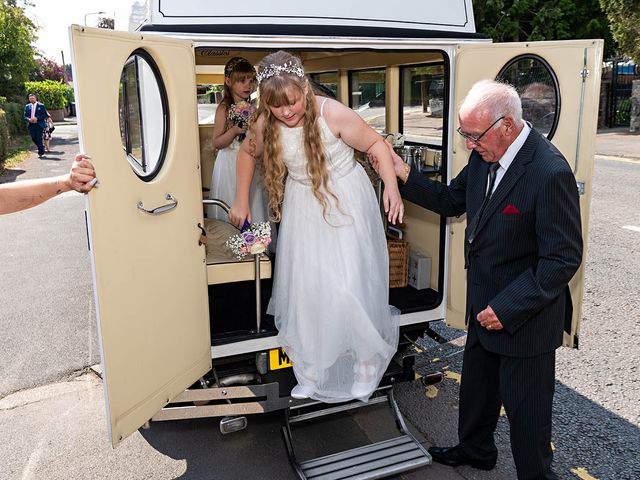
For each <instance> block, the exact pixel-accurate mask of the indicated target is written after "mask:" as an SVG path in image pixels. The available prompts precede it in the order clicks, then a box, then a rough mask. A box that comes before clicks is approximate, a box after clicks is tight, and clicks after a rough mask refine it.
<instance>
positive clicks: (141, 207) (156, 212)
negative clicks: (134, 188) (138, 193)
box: [136, 193, 178, 215]
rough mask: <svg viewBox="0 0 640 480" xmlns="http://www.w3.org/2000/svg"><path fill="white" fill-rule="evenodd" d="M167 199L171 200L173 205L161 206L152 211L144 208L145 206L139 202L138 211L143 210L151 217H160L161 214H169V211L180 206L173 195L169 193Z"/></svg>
mask: <svg viewBox="0 0 640 480" xmlns="http://www.w3.org/2000/svg"><path fill="white" fill-rule="evenodd" d="M165 199H166V200H169V201H170V202H171V203H167V204H166V205H161V206H159V207H156V208H153V209H151V210H148V209H146V208H144V204H143V203H142V201H140V202H138V205H136V206H137V207H138V210H142V211H143V212H144V213H148V214H149V215H160V214H161V213H165V212H168V211H169V210H173V209H174V208H176V207H177V206H178V200H176V199H175V198H173V195H171V194H170V193H167V195H166V197H165Z"/></svg>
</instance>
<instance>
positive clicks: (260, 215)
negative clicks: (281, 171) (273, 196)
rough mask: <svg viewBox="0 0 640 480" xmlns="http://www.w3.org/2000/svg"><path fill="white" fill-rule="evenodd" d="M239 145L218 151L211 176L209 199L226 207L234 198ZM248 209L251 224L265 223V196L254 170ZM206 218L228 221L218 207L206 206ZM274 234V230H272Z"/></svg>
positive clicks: (235, 144)
mask: <svg viewBox="0 0 640 480" xmlns="http://www.w3.org/2000/svg"><path fill="white" fill-rule="evenodd" d="M239 150H240V144H239V143H238V142H237V141H236V140H234V141H233V143H232V144H231V145H229V146H228V147H227V148H222V149H220V150H218V155H217V156H216V161H215V163H214V165H213V173H212V174H211V190H210V192H209V198H215V199H218V200H222V201H223V202H225V203H226V204H227V205H229V206H231V205H233V201H234V200H235V198H236V157H237V156H238V151H239ZM249 208H251V217H252V219H251V221H252V222H265V221H267V220H268V219H269V214H268V211H269V210H268V204H267V202H266V195H265V193H264V191H263V189H262V185H261V178H260V175H259V173H258V170H257V169H256V172H255V174H254V176H253V181H252V183H251V190H250V194H249ZM207 218H216V219H218V220H224V221H225V222H228V221H229V216H228V215H227V213H226V212H225V211H224V210H223V209H222V208H220V207H216V206H208V207H207ZM272 231H273V232H274V233H275V230H274V229H273V228H272Z"/></svg>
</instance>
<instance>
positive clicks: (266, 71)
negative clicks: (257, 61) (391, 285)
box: [256, 60, 304, 84]
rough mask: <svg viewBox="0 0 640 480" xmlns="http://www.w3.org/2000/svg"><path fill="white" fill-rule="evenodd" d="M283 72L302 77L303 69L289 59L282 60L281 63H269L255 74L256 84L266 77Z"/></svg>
mask: <svg viewBox="0 0 640 480" xmlns="http://www.w3.org/2000/svg"><path fill="white" fill-rule="evenodd" d="M283 73H290V74H292V75H295V76H297V77H300V78H304V70H303V69H302V67H301V66H300V65H296V64H295V62H293V60H290V61H288V62H284V63H283V64H282V65H274V64H271V65H267V66H266V67H264V68H261V69H260V71H259V72H258V75H256V80H258V84H260V83H261V82H262V81H263V80H266V79H267V78H271V77H274V76H276V75H282V74H283Z"/></svg>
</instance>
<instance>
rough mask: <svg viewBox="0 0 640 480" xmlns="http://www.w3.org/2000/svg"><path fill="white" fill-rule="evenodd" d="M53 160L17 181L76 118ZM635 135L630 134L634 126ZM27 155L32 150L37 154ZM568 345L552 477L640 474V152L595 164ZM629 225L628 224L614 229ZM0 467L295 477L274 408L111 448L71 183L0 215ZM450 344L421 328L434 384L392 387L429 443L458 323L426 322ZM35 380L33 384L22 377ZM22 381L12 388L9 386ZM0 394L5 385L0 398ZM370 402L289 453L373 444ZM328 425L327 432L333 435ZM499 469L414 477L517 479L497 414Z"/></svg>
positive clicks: (449, 440)
mask: <svg viewBox="0 0 640 480" xmlns="http://www.w3.org/2000/svg"><path fill="white" fill-rule="evenodd" d="M56 133H57V134H58V136H57V138H56V139H55V140H54V142H53V147H54V150H55V151H56V152H59V153H55V154H54V155H52V156H51V158H49V159H46V160H38V159H37V158H31V159H29V160H28V161H27V162H25V164H24V165H23V166H22V170H23V171H26V172H17V175H18V176H19V178H20V179H23V178H29V177H37V176H47V175H54V174H58V173H63V172H65V171H67V170H68V168H69V165H70V163H71V158H72V154H73V153H74V152H75V151H76V149H77V138H76V136H75V135H76V133H75V127H70V126H61V127H57V129H56ZM636 138H637V141H638V142H640V137H636ZM33 157H35V156H33ZM593 182H594V183H593V198H592V207H591V222H590V229H589V231H590V233H589V234H590V237H589V242H588V245H587V257H586V286H585V297H584V304H583V320H582V329H581V332H580V347H581V348H580V350H578V351H575V350H568V349H561V350H559V353H558V361H557V365H558V366H557V388H556V399H555V414H554V419H553V422H554V447H555V463H554V465H555V469H556V471H557V473H558V475H559V477H560V478H561V479H576V478H582V479H583V480H589V479H592V478H595V479H600V480H605V479H608V480H618V479H621V480H626V479H629V480H631V479H634V480H635V479H638V478H640V427H639V422H640V410H639V409H640V378H639V377H640V375H639V372H638V368H639V365H640V353H639V352H640V348H639V347H638V344H639V341H640V273H638V272H639V271H640V255H639V251H640V231H638V229H637V228H636V229H633V228H628V227H640V213H639V210H638V191H639V187H638V185H640V162H637V161H611V160H602V159H600V160H596V164H595V172H594V179H593ZM625 227H627V228H625ZM0 241H2V243H3V245H5V246H6V248H4V249H3V250H4V251H3V252H2V253H0V255H2V257H1V258H2V260H1V261H2V265H3V275H2V277H1V278H0V288H2V290H1V291H2V292H3V295H2V296H1V297H0V312H2V313H1V316H0V318H1V319H2V320H1V321H0V370H1V372H0V438H10V439H11V441H10V442H3V447H2V448H0V472H2V471H3V468H4V469H8V470H5V471H4V474H3V473H0V477H1V478H25V479H32V478H47V479H55V478H61V479H62V478H64V479H66V478H105V479H107V478H140V479H142V478H154V479H160V478H167V479H168V478H178V477H179V478H184V479H204V478H220V479H233V478H240V477H242V478H247V479H288V478H291V479H293V478H295V477H294V475H293V472H292V471H291V469H290V467H289V466H288V464H287V460H286V454H285V451H284V448H283V445H282V440H281V437H280V430H279V425H280V423H279V420H280V419H279V417H278V416H277V415H271V416H265V417H263V418H251V419H250V423H249V428H248V429H247V430H246V431H244V432H239V433H237V434H233V435H229V436H224V437H223V436H221V435H220V434H219V432H218V431H217V421H216V420H215V419H203V420H196V421H183V422H172V423H163V424H154V425H153V427H152V428H151V429H150V430H141V431H140V432H138V433H136V434H134V435H133V436H132V437H131V438H129V439H127V440H126V441H125V442H124V443H123V444H122V445H121V446H120V447H119V448H118V449H116V450H111V447H110V445H109V444H108V443H107V440H106V431H105V430H106V428H105V420H104V407H103V398H102V387H101V385H100V383H99V381H98V379H97V378H95V377H93V376H92V375H83V376H81V377H78V378H76V379H75V380H71V381H69V382H64V383H52V382H57V381H59V380H60V379H62V378H64V377H68V376H74V372H76V373H77V372H78V371H81V370H82V369H83V368H84V367H86V366H88V365H91V364H94V363H97V362H99V353H98V350H97V344H96V339H95V338H96V337H95V327H94V324H95V320H94V318H95V314H94V311H93V294H92V290H91V273H90V265H89V260H88V255H87V254H86V248H87V245H86V234H85V230H84V214H83V196H82V195H79V194H75V193H69V194H65V195H62V196H60V197H59V198H56V199H54V200H52V201H50V202H49V203H47V204H44V205H41V206H39V207H37V208H35V209H32V210H29V211H25V212H21V213H18V214H14V215H9V216H0ZM434 328H437V329H438V330H439V331H440V332H441V333H442V335H444V336H445V337H447V338H449V339H453V340H454V341H453V342H452V343H448V344H445V345H438V344H435V342H432V341H429V340H425V341H424V342H423V346H424V349H425V352H424V354H423V355H422V356H421V357H420V359H419V371H421V372H428V371H430V370H433V369H439V370H442V371H445V372H448V373H447V378H446V379H445V380H444V381H443V382H442V383H441V384H439V385H438V386H437V387H435V388H425V387H424V386H423V385H422V384H421V383H420V382H413V383H410V384H404V385H402V386H398V387H397V388H396V398H397V400H398V402H399V404H400V406H401V409H402V411H403V413H404V414H405V416H406V417H407V419H408V420H410V422H411V424H412V425H413V426H414V427H415V428H416V429H417V432H418V433H419V434H420V435H421V439H422V440H423V441H424V443H425V445H432V444H438V445H452V444H454V443H455V442H456V423H457V394H458V388H457V379H458V377H457V375H456V373H459V372H460V362H461V354H460V352H461V349H462V343H461V342H462V340H463V337H461V336H460V335H461V333H460V332H457V331H452V330H450V329H447V328H446V327H444V326H443V325H435V326H434ZM37 385H45V386H43V387H41V388H38V389H33V390H30V389H31V387H33V386H37ZM17 390H23V391H22V392H19V393H16V394H14V395H8V396H7V394H8V393H9V392H14V391H17ZM2 397H5V398H4V399H2ZM393 430H394V429H393V421H392V419H391V417H390V415H389V414H388V411H385V410H384V408H381V407H372V408H370V409H367V410H365V411H361V412H358V413H356V414H354V415H342V416H339V417H336V418H335V419H332V420H331V422H328V423H323V424H316V425H312V426H311V427H310V428H309V429H308V430H307V429H306V428H305V429H300V432H299V434H298V435H297V436H296V439H297V440H298V441H299V442H300V443H299V445H298V448H299V453H300V455H301V457H303V458H304V457H308V456H315V455H318V454H322V453H327V449H329V450H331V449H336V448H341V447H348V446H352V444H355V443H358V442H362V441H366V440H368V439H373V440H377V439H379V438H380V437H381V436H382V437H384V436H386V435H389V434H391V433H392V432H393ZM336 432H339V434H336ZM497 442H498V448H499V452H500V453H499V461H498V466H497V468H496V469H495V470H493V471H491V472H479V471H476V470H473V469H471V468H467V467H461V468H458V469H450V468H446V467H442V466H439V465H433V466H430V467H426V468H423V469H421V470H420V471H416V472H414V473H410V474H406V475H403V476H401V477H399V478H403V479H406V480H409V479H411V480H417V479H461V478H465V479H496V480H497V479H499V480H507V479H510V480H511V479H514V478H515V472H514V468H513V462H512V459H511V454H510V451H509V438H508V424H507V420H506V418H504V417H503V418H502V419H501V421H500V422H499V426H498V431H497Z"/></svg>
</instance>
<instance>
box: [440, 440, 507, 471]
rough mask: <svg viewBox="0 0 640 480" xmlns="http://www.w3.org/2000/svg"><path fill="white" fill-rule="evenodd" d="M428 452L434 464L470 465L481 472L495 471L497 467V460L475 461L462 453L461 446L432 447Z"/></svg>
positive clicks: (450, 465)
mask: <svg viewBox="0 0 640 480" xmlns="http://www.w3.org/2000/svg"><path fill="white" fill-rule="evenodd" d="M428 452H429V453H430V454H431V458H433V461H434V462H438V463H441V464H443V465H448V466H449V467H459V466H460V465H469V466H471V467H473V468H477V469H479V470H493V468H494V467H495V466H496V461H495V460H474V459H473V458H471V457H469V456H468V455H467V454H465V453H464V452H463V451H462V449H461V448H460V445H456V446H455V447H431V448H429V450H428Z"/></svg>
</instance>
